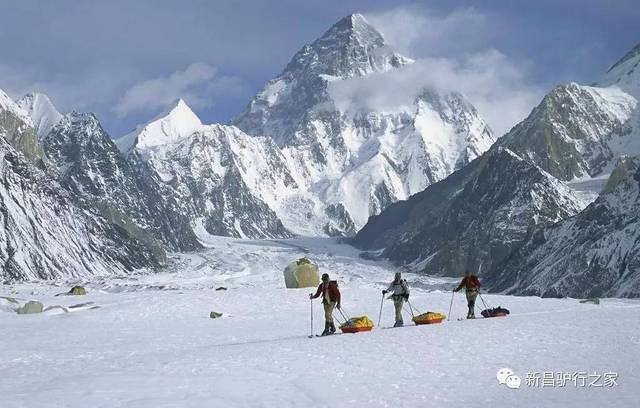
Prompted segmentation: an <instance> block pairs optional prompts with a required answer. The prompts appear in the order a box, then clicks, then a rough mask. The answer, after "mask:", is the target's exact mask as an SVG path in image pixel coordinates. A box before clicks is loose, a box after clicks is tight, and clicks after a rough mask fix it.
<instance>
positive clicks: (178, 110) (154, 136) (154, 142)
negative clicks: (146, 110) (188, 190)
mask: <svg viewBox="0 0 640 408" xmlns="http://www.w3.org/2000/svg"><path fill="white" fill-rule="evenodd" d="M201 128H202V121H200V118H198V116H197V115H196V114H195V113H194V112H193V111H192V110H191V108H190V107H189V106H188V105H187V104H186V102H185V101H184V100H182V99H179V100H178V101H177V102H176V103H175V105H174V106H173V107H172V108H171V109H170V110H168V111H166V112H165V113H163V114H161V115H159V116H157V117H156V118H155V119H153V120H151V121H150V122H149V123H147V124H146V125H142V126H139V127H138V128H137V129H136V130H134V131H133V132H131V133H129V134H127V135H125V136H123V137H121V138H119V139H117V140H116V141H115V143H116V145H117V146H118V148H119V149H120V150H121V151H122V152H128V151H130V150H131V149H132V148H134V147H135V148H136V149H138V150H146V149H150V148H154V147H157V146H162V145H167V144H173V143H176V142H178V141H180V140H181V139H183V138H185V137H188V136H190V135H191V134H193V133H194V132H196V131H198V130H200V129H201Z"/></svg>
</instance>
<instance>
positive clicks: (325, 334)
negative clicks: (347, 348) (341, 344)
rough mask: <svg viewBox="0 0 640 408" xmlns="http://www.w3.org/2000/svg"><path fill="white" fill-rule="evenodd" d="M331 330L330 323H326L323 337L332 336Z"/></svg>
mask: <svg viewBox="0 0 640 408" xmlns="http://www.w3.org/2000/svg"><path fill="white" fill-rule="evenodd" d="M330 330H331V326H330V323H328V322H325V323H324V331H323V332H322V334H321V336H327V335H329V334H331V332H330Z"/></svg>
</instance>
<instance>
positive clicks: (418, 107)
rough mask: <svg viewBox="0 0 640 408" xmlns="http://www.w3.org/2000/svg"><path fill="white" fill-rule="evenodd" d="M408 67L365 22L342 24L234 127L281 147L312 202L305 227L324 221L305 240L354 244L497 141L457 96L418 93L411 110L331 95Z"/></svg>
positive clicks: (302, 54) (354, 18) (300, 56)
mask: <svg viewBox="0 0 640 408" xmlns="http://www.w3.org/2000/svg"><path fill="white" fill-rule="evenodd" d="M411 63H412V60H410V59H408V58H405V57H403V56H401V55H400V54H398V53H397V52H395V51H394V50H393V49H392V48H391V47H390V46H389V45H387V44H386V42H385V40H384V38H383V37H382V35H381V34H380V33H379V32H378V31H377V30H376V29H375V28H374V27H373V26H371V25H370V24H369V23H368V22H367V21H366V19H365V18H364V17H363V16H361V15H358V14H354V15H351V16H347V17H345V18H344V19H342V20H340V21H339V22H338V23H336V24H335V25H334V26H333V27H331V28H330V29H329V30H328V31H327V32H326V33H325V34H324V35H323V36H321V37H320V38H319V39H318V40H316V41H314V42H312V43H311V44H308V45H306V46H304V47H303V48H302V49H301V50H300V51H299V52H298V53H296V54H295V55H294V57H293V58H292V60H291V62H290V63H289V64H288V65H287V67H286V68H285V69H284V71H283V72H282V73H281V74H280V75H278V76H277V77H276V78H274V79H273V80H271V81H270V82H269V83H268V84H267V85H266V86H265V87H264V89H263V90H262V91H261V92H260V93H258V94H257V95H256V96H255V97H254V98H253V100H252V101H251V103H250V104H249V106H248V107H247V109H246V110H245V111H244V112H243V113H242V114H241V115H239V116H238V118H237V119H236V120H235V121H234V122H233V123H234V125H236V126H238V127H239V128H240V129H242V130H243V131H244V132H245V133H247V134H249V135H252V136H267V137H270V138H272V139H273V140H274V141H275V143H276V144H277V145H278V146H280V147H281V149H282V153H283V155H284V156H285V158H286V160H287V162H288V163H289V166H290V169H291V174H292V176H293V177H294V178H295V180H296V183H297V184H298V185H299V186H301V188H303V189H305V190H307V191H309V192H310V193H311V195H312V196H313V200H314V201H315V204H314V205H313V208H314V210H313V211H312V217H311V219H312V220H313V219H316V220H322V221H318V222H315V226H313V225H312V226H310V228H309V233H312V234H323V233H331V234H344V235H351V234H353V233H354V232H355V230H356V229H357V228H360V227H361V226H363V225H364V224H365V223H366V221H367V219H368V218H369V216H371V215H375V214H378V213H379V212H380V211H382V210H383V209H384V208H386V207H387V206H388V205H389V204H391V203H393V202H395V201H398V200H403V199H406V198H408V197H409V196H410V195H412V194H415V193H417V192H419V191H422V190H423V189H424V188H425V187H426V186H427V185H429V184H431V183H433V182H436V181H438V180H441V179H443V178H444V177H446V176H447V175H449V174H451V172H453V171H454V170H455V169H457V168H460V167H461V166H463V165H464V164H466V163H468V162H469V161H470V160H472V159H473V158H475V157H477V156H478V155H480V154H482V153H483V152H484V151H486V150H487V149H488V148H489V147H490V146H491V145H492V144H493V142H494V141H495V137H494V135H493V134H492V132H491V130H490V128H489V127H488V126H487V124H486V123H485V122H484V121H483V120H482V119H481V118H480V116H479V115H478V112H477V111H476V109H475V108H474V107H473V106H472V105H471V104H470V103H469V102H468V101H467V100H466V99H465V98H464V96H463V95H461V94H459V93H455V92H444V91H436V90H432V89H422V90H420V89H417V90H416V96H415V98H414V100H413V101H408V102H407V104H400V105H399V106H393V107H390V108H387V107H385V108H384V109H383V108H376V109H371V108H366V107H362V106H359V104H357V103H355V102H353V103H351V102H349V101H347V102H346V103H345V102H344V101H342V100H339V99H340V98H339V97H338V96H337V95H339V94H341V93H343V91H344V90H345V89H349V88H350V87H351V86H353V82H354V81H359V80H360V79H370V78H375V76H376V75H380V74H382V73H385V72H389V71H390V70H397V71H398V72H401V71H400V70H401V69H402V67H403V66H406V65H408V64H411ZM374 86H375V85H374ZM336 210H337V212H336ZM337 213H339V214H341V215H340V216H339V217H338V219H333V220H328V222H326V220H325V217H326V216H327V214H337ZM297 218H302V217H301V216H298V217H297ZM336 223H337V224H340V225H342V227H339V226H337V225H336ZM285 224H287V221H285ZM344 227H347V229H344Z"/></svg>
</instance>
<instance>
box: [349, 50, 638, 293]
mask: <svg viewBox="0 0 640 408" xmlns="http://www.w3.org/2000/svg"><path fill="white" fill-rule="evenodd" d="M636 58H637V53H634V52H631V53H630V54H629V56H627V57H624V58H623V59H622V60H621V61H622V62H620V63H618V64H616V65H614V68H612V70H610V72H609V73H608V74H607V76H606V78H607V81H605V82H603V83H608V84H609V85H611V86H609V87H603V86H594V87H588V86H582V85H577V84H569V85H566V86H560V87H558V88H556V89H554V90H553V91H551V92H550V93H549V94H548V95H547V96H545V98H544V99H543V101H542V102H541V103H540V105H538V106H537V107H536V108H535V109H534V110H533V111H532V112H531V114H530V115H529V116H528V117H527V118H526V119H525V120H523V121H522V122H521V123H519V124H518V125H516V126H515V127H514V128H513V129H512V130H511V131H510V132H509V133H508V134H507V135H505V136H503V137H502V138H501V139H500V140H499V141H498V142H497V143H496V144H495V145H494V146H493V147H492V148H491V149H489V151H488V152H487V153H485V154H484V155H482V156H481V157H480V158H479V159H476V160H475V161H473V162H471V164H469V165H468V166H466V167H463V168H462V169H461V170H460V171H458V172H456V173H454V174H452V175H451V176H449V177H448V178H446V179H445V180H443V181H442V182H440V183H437V184H435V185H433V186H431V187H429V188H427V189H426V190H425V191H424V192H422V193H420V194H417V195H415V196H413V197H411V198H410V199H409V200H407V201H406V202H403V203H398V204H395V205H392V206H390V207H389V209H388V210H386V211H384V212H383V213H382V214H381V215H380V216H378V217H374V218H372V219H371V220H370V221H369V223H368V224H367V225H366V226H365V228H363V229H362V231H360V232H359V233H358V235H357V236H356V239H355V243H356V244H357V245H359V246H361V247H363V248H368V249H376V250H382V251H381V254H382V255H383V256H387V257H389V258H391V259H392V260H394V261H395V262H397V263H402V264H408V265H409V266H410V267H412V268H413V269H415V270H418V271H425V272H429V273H436V274H459V273H460V272H461V269H464V268H469V269H471V270H475V271H476V272H480V273H481V274H482V277H483V278H484V280H485V282H486V283H487V285H488V287H489V288H490V289H492V290H497V291H507V292H509V293H517V294H537V295H544V296H581V297H582V296H592V295H593V296H600V295H609V296H638V289H637V280H638V277H637V267H636V266H635V265H636V264H637V263H638V262H637V253H636V252H637V251H636V243H635V242H636V240H637V239H636V237H635V229H636V225H635V223H636V221H635V212H637V208H636V203H635V200H636V193H635V190H636V187H637V186H636V185H635V184H634V182H633V181H629V180H628V179H629V178H630V177H631V178H632V176H631V174H635V173H634V172H633V171H631V170H628V169H627V170H626V171H622V170H621V167H620V165H619V166H618V167H617V168H616V169H615V170H614V167H615V164H616V162H617V161H618V160H619V159H620V157H622V156H623V155H624V154H627V153H628V154H640V126H638V124H639V123H640V122H638V114H639V109H638V101H637V99H636V98H635V97H634V96H633V95H632V94H631V93H630V92H631V91H632V90H633V89H631V90H630V88H629V87H630V84H631V85H633V84H635V83H636V80H635V77H634V75H638V73H637V70H634V69H635V67H636V66H637V64H636V62H634V61H635V60H636ZM629 65H631V67H629ZM622 66H624V68H616V67H622ZM616 70H617V72H616ZM615 75H618V76H620V75H621V77H620V78H621V79H620V80H614V79H613V77H614V76H615ZM505 152H512V154H511V156H512V158H509V157H506V156H505ZM496 157H502V158H501V159H499V160H497V159H496ZM515 158H517V160H515V161H514V159H515ZM632 162H633V163H635V162H634V161H628V160H627V161H624V163H632ZM630 166H631V167H632V168H635V167H634V166H632V165H630ZM623 167H624V166H623ZM612 170H613V174H612V175H611V177H609V182H608V185H607V186H603V185H601V184H602V183H601V182H600V180H601V179H603V180H606V175H608V174H609V173H611V172H612ZM621 174H623V175H621ZM603 176H604V177H603ZM595 177H598V178H595ZM633 177H635V176H633ZM576 179H579V180H581V181H582V182H583V183H584V184H591V187H590V188H591V189H593V190H594V191H592V192H591V194H588V195H584V194H582V193H581V194H579V195H576V194H577V192H575V191H572V190H571V189H570V188H569V186H575V185H577V184H576V183H575V180H576ZM621 179H624V180H627V181H624V182H620V181H618V182H619V183H620V187H615V186H617V183H618V182H615V181H616V180H621ZM569 181H570V182H571V183H565V182H569ZM636 184H637V183H636ZM603 188H604V189H603ZM601 190H602V191H604V193H603V195H602V196H601V197H600V198H598V199H597V201H595V202H594V203H593V204H591V205H589V206H588V207H587V204H589V202H590V201H586V200H585V197H588V199H589V200H591V201H592V200H593V199H594V198H592V197H593V193H596V194H597V193H599V192H600V191H601ZM584 207H586V209H584V211H582V210H583V208H584ZM581 211H582V212H581ZM556 223H558V224H557V225H554V224H556ZM456 268H457V271H456Z"/></svg>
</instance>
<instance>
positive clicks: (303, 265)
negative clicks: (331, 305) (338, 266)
mask: <svg viewBox="0 0 640 408" xmlns="http://www.w3.org/2000/svg"><path fill="white" fill-rule="evenodd" d="M284 283H285V286H286V287H287V288H309V287H316V286H318V285H319V284H320V274H319V269H318V265H316V264H314V263H313V262H311V261H310V260H309V259H307V258H300V259H298V260H297V261H294V262H291V263H290V264H289V265H287V267H286V268H285V269H284Z"/></svg>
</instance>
